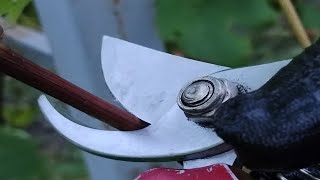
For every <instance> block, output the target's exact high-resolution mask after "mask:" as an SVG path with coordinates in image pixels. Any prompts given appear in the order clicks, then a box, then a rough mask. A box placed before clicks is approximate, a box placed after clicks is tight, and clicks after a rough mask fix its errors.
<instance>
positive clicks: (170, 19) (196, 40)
mask: <svg viewBox="0 0 320 180" xmlns="http://www.w3.org/2000/svg"><path fill="white" fill-rule="evenodd" d="M293 3H294V5H295V7H296V9H297V11H298V13H299V15H300V17H301V19H302V21H303V24H304V25H305V27H306V29H307V32H308V35H309V37H310V38H311V39H312V40H313V41H315V40H316V38H317V37H319V35H320V21H319V20H318V19H319V17H320V1H319V0H294V1H293ZM155 6H156V25H157V28H158V31H159V34H160V36H161V38H162V39H163V41H164V42H165V44H166V47H167V50H168V52H170V53H173V54H177V55H181V56H186V57H189V58H193V59H198V60H201V61H206V62H209V63H215V64H220V65H225V66H230V67H239V66H246V65H252V64H260V63H266V62H271V61H275V60H283V59H289V58H291V57H293V56H294V55H297V54H298V53H299V52H301V50H302V48H301V47H300V46H299V44H298V43H297V41H296V40H295V38H294V37H293V35H292V33H291V30H290V28H289V26H288V24H287V22H286V19H285V18H284V16H283V15H282V13H281V9H280V8H279V6H278V3H277V1H276V0H262V1H256V0H245V1H236V0H224V1H220V0H174V1H173V0H156V3H155ZM0 16H1V17H3V18H4V19H5V20H6V21H8V22H9V23H11V24H19V25H23V26H27V27H30V28H33V29H35V30H41V25H40V23H39V20H38V18H37V15H36V10H35V8H34V6H33V3H32V1H31V0H1V1H0ZM0 79H1V82H0V96H1V98H0V104H1V106H0V108H2V109H1V112H2V116H1V117H0V162H2V163H1V164H0V179H4V180H6V179H8V180H11V179H12V180H20V179H23V180H28V179H87V178H88V175H87V172H86V170H85V167H84V164H83V162H82V160H81V157H80V154H79V152H78V151H77V150H75V148H74V147H72V146H70V145H68V144H67V143H65V141H64V140H62V139H61V138H60V137H59V136H58V135H56V134H55V133H54V130H52V129H51V128H50V126H48V125H46V124H43V123H42V122H43V121H41V120H40V119H41V116H40V115H39V110H38V108H37V105H36V98H37V97H38V94H39V92H37V91H36V90H34V89H33V88H31V87H28V86H26V85H24V84H22V83H20V82H17V81H15V80H14V79H12V78H10V77H6V76H2V75H1V78H0ZM3 162H5V163H3Z"/></svg>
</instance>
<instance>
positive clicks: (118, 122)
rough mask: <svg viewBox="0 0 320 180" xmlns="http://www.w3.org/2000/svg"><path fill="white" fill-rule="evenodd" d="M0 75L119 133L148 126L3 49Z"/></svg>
mask: <svg viewBox="0 0 320 180" xmlns="http://www.w3.org/2000/svg"><path fill="white" fill-rule="evenodd" d="M0 31H1V26H0ZM0 37H1V32H0ZM0 73H4V74H6V75H8V76H11V77H13V78H15V79H17V80H18V81H21V82H23V83H25V84H27V85H29V86H32V87H34V88H36V89H38V90H40V91H42V92H44V93H46V94H48V95H50V96H53V97H55V98H57V99H59V100H61V101H62V102H65V103H67V104H69V105H71V106H73V107H74V108H76V109H79V110H80V111H82V112H84V113H86V114H88V115H91V116H93V117H95V118H97V119H99V120H101V121H103V122H105V123H107V124H109V125H111V126H113V127H114V128H117V129H119V130H123V131H129V130H138V129H142V128H144V127H146V126H148V125H149V123H147V122H145V121H142V120H141V119H139V118H137V117H136V116H134V115H133V114H131V113H129V112H127V111H125V110H122V109H120V108H118V107H116V106H114V105H112V104H110V103H108V102H105V101H103V100H102V99H100V98H99V97H97V96H95V95H93V94H90V93H89V92H87V91H85V90H83V89H81V88H79V87H78V86H76V85H74V84H72V83H70V82H68V81H67V80H65V79H63V78H61V77H59V76H58V75H56V74H54V73H52V72H50V71H48V70H46V69H44V68H42V67H40V66H38V65H36V64H34V63H32V62H31V61H29V60H27V59H25V58H24V57H22V56H20V55H18V54H16V53H14V52H13V51H11V50H9V49H6V48H4V47H1V45H0ZM0 88H1V87H0Z"/></svg>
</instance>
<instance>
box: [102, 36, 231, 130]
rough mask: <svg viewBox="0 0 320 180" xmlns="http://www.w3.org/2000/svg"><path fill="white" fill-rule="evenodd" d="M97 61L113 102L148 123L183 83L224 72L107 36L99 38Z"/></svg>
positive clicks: (165, 109) (173, 98) (166, 106)
mask: <svg viewBox="0 0 320 180" xmlns="http://www.w3.org/2000/svg"><path fill="white" fill-rule="evenodd" d="M101 60H102V69H103V73H104V77H105V81H106V83H107V85H108V87H109V89H110V90H111V92H112V93H113V95H114V96H115V98H116V100H118V101H119V102H120V103H121V104H122V105H123V106H124V107H125V108H126V109H127V110H128V111H129V112H131V113H133V114H134V115H136V116H137V117H139V118H141V119H143V120H144V121H147V122H149V123H151V124H153V123H155V122H156V121H157V120H159V119H160V118H161V116H163V114H165V113H166V112H168V111H169V109H170V108H171V107H172V106H173V105H174V104H175V103H176V99H177V96H178V93H179V91H180V89H181V87H182V86H183V85H185V84H186V83H187V82H189V81H191V80H193V79H195V78H197V77H202V76H205V75H208V74H211V73H214V72H218V71H221V70H225V69H228V68H227V67H223V66H218V65H214V64H208V63H204V62H199V61H194V60H191V59H186V58H183V57H179V56H174V55H170V54H167V53H163V52H159V51H156V50H153V49H149V48H146V47H142V46H139V45H136V44H133V43H129V42H126V41H123V40H119V39H115V38H111V37H108V36H104V37H103V42H102V51H101Z"/></svg>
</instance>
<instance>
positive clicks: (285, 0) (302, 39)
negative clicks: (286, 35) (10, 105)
mask: <svg viewBox="0 0 320 180" xmlns="http://www.w3.org/2000/svg"><path fill="white" fill-rule="evenodd" d="M278 1H279V4H280V6H281V8H282V10H283V12H284V14H285V16H286V18H287V20H288V22H289V24H290V26H291V29H292V31H293V33H294V35H295V36H296V38H297V40H298V42H299V44H300V45H301V46H302V47H303V48H306V47H308V46H310V45H311V41H310V39H309V37H308V35H307V32H306V30H305V28H304V27H303V25H302V23H301V20H300V18H299V16H298V14H297V12H296V10H295V8H294V6H293V4H292V2H291V0H278Z"/></svg>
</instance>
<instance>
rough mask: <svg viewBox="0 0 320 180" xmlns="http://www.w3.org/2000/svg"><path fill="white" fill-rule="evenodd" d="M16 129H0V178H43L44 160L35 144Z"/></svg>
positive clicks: (25, 179) (35, 179) (26, 179)
mask: <svg viewBox="0 0 320 180" xmlns="http://www.w3.org/2000/svg"><path fill="white" fill-rule="evenodd" d="M17 131H19V130H12V129H5V128H1V129H0V147H1V148H0V162H1V163H0V179H5V180H37V179H45V178H44V174H45V169H44V162H43V161H42V157H40V156H39V154H38V152H37V149H36V146H35V144H34V143H33V142H32V141H31V139H30V138H28V137H27V136H25V135H21V134H24V133H19V132H17Z"/></svg>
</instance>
